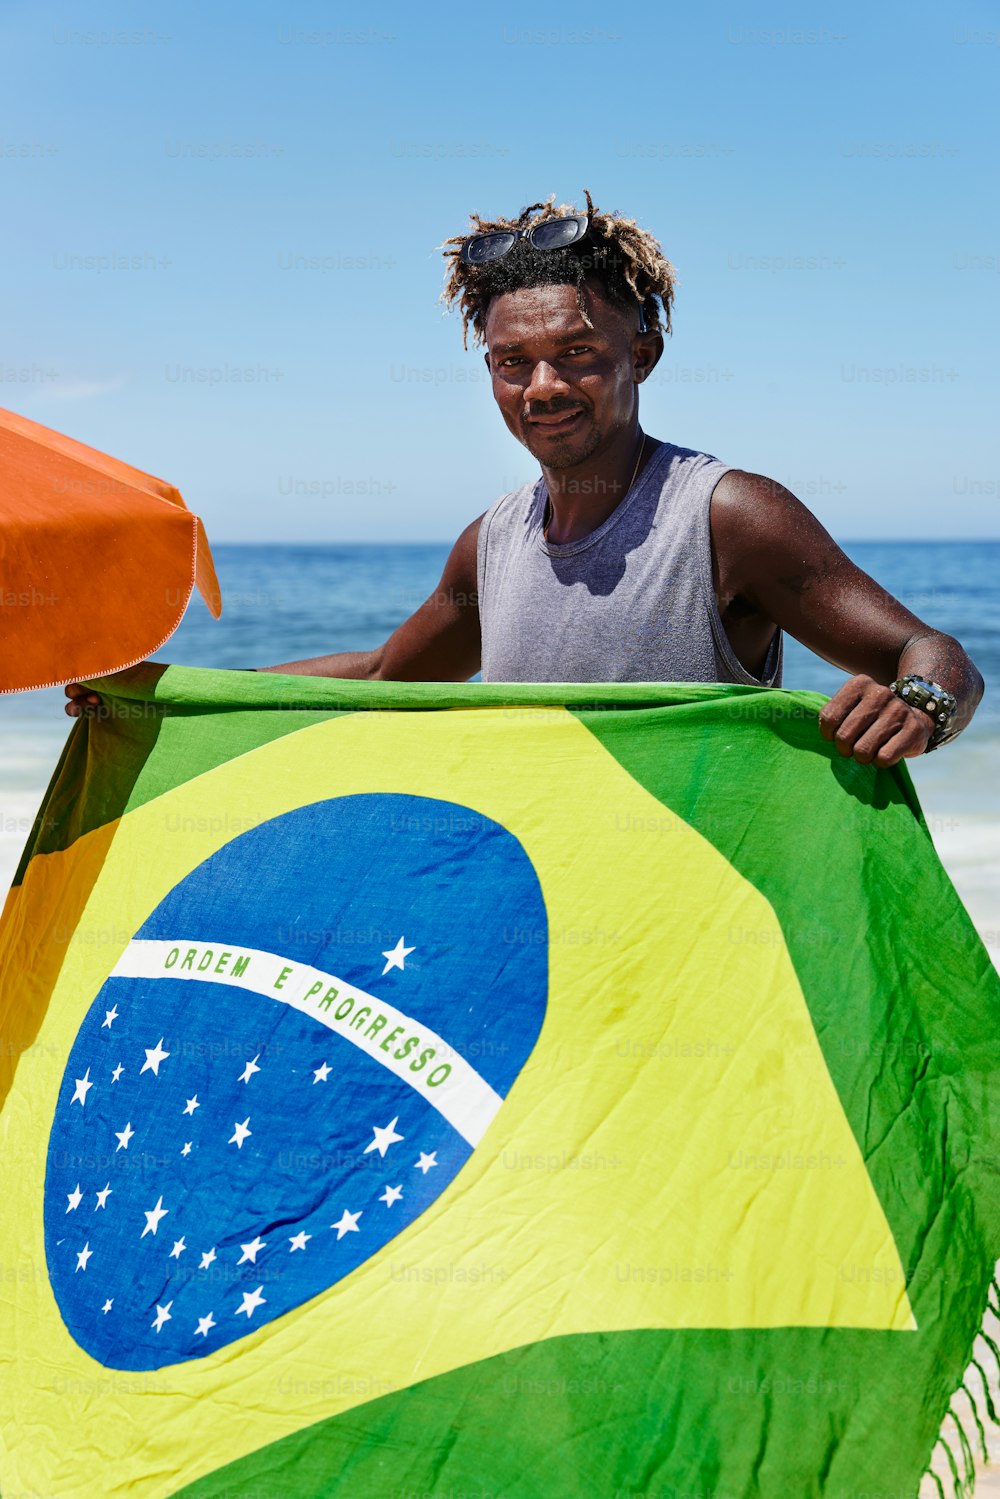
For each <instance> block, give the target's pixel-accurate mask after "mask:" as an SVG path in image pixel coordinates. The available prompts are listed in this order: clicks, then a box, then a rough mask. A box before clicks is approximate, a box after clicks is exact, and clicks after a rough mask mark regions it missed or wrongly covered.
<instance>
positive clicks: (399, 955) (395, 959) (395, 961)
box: [382, 937, 417, 978]
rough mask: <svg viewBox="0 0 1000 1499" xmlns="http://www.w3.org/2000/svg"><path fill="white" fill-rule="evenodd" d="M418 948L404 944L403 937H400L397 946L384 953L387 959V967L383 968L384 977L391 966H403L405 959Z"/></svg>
mask: <svg viewBox="0 0 1000 1499" xmlns="http://www.w3.org/2000/svg"><path fill="white" fill-rule="evenodd" d="M416 950H417V949H416V948H415V947H406V946H404V943H403V939H402V937H400V939H399V941H398V942H397V943H396V946H395V947H391V948H390V949H389V951H388V952H384V953H383V954H382V956H383V958H385V960H386V964H385V967H384V968H383V969H382V977H383V978H385V976H386V974H387V973H388V972H389V969H390V968H402V967H403V963H404V959H405V958H408V957H409V956H410V953H411V952H416Z"/></svg>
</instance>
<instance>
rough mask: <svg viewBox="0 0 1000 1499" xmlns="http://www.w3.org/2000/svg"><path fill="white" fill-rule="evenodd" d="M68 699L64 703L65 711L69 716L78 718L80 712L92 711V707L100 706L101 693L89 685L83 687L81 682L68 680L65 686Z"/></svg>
mask: <svg viewBox="0 0 1000 1499" xmlns="http://www.w3.org/2000/svg"><path fill="white" fill-rule="evenodd" d="M65 692H66V696H67V698H68V699H69V701H68V702H67V703H66V705H65V708H66V712H67V713H68V714H69V716H70V718H79V717H80V714H81V713H89V712H92V711H93V709H94V708H99V707H100V706H101V702H102V699H101V695H100V693H98V692H93V691H91V689H90V688H89V687H84V686H83V684H82V683H81V682H68V683H67V684H66V688H65Z"/></svg>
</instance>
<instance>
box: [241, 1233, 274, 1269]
mask: <svg viewBox="0 0 1000 1499" xmlns="http://www.w3.org/2000/svg"><path fill="white" fill-rule="evenodd" d="M240 1248H241V1249H242V1251H243V1253H242V1254H241V1255H240V1257H239V1259H238V1260H237V1261H236V1263H237V1264H238V1265H242V1264H243V1263H244V1262H245V1261H246V1260H249V1261H250V1263H251V1265H256V1263H257V1256H258V1255H259V1254H260V1252H261V1250H262V1249H266V1248H267V1243H266V1241H265V1240H264V1239H262V1238H261V1236H260V1234H258V1235H257V1237H256V1239H253V1240H252V1241H251V1242H250V1243H249V1244H241V1245H240Z"/></svg>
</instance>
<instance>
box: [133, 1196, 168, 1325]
mask: <svg viewBox="0 0 1000 1499" xmlns="http://www.w3.org/2000/svg"><path fill="white" fill-rule="evenodd" d="M169 1212H170V1209H169V1208H165V1207H164V1206H163V1198H162V1197H158V1198H157V1199H156V1206H155V1208H150V1210H149V1212H148V1213H147V1212H146V1211H145V1209H143V1216H144V1217H145V1219H146V1227H145V1228H144V1229H143V1231H142V1233H141V1234H140V1235H139V1238H140V1239H144V1238H145V1237H146V1235H147V1234H154V1235H155V1233H156V1230H157V1229H158V1228H159V1226H160V1219H161V1218H165V1217H166V1216H167V1214H168V1213H169ZM167 1305H168V1306H169V1305H170V1303H169V1302H168V1303H167ZM157 1331H159V1328H157Z"/></svg>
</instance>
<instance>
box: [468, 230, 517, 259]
mask: <svg viewBox="0 0 1000 1499" xmlns="http://www.w3.org/2000/svg"><path fill="white" fill-rule="evenodd" d="M515 237H516V236H515V235H513V234H508V233H501V234H477V235H476V237H475V239H470V240H469V241H468V243H467V244H466V246H465V254H464V259H465V260H466V261H467V262H468V263H469V264H470V265H479V264H480V263H481V262H482V261H484V260H498V259H499V258H500V256H501V255H506V254H507V251H508V250H509V249H510V247H511V245H513V243H514V240H515Z"/></svg>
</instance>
